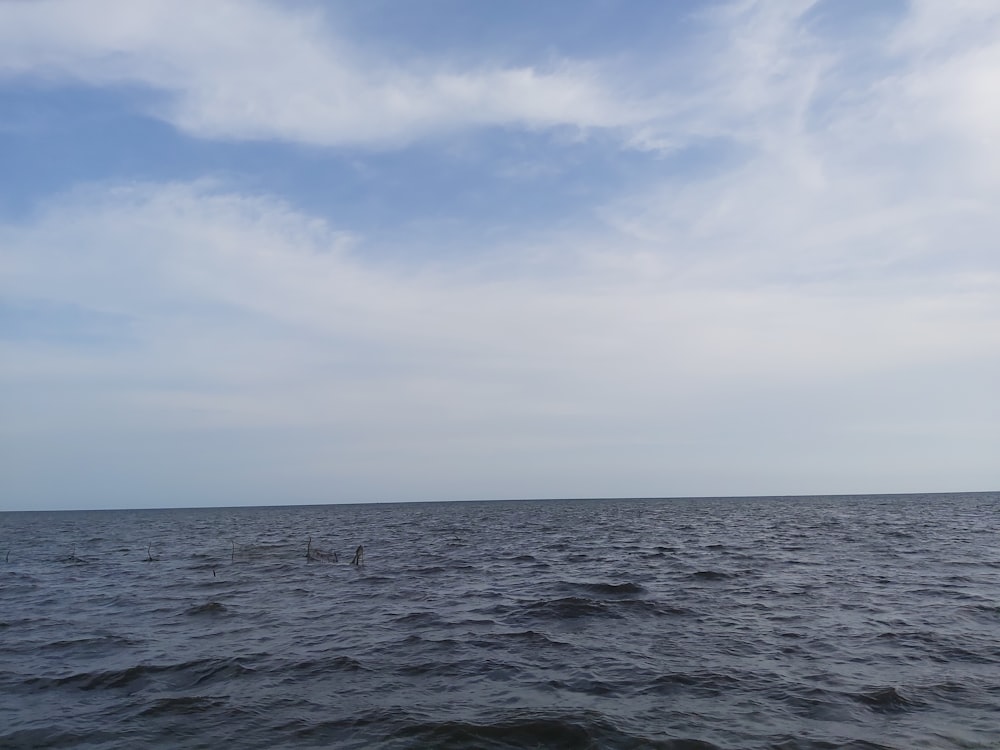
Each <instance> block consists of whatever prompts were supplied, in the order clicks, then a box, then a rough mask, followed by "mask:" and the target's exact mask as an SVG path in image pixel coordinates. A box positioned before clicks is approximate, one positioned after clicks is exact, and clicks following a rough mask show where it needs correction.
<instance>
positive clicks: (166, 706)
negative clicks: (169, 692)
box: [139, 695, 228, 716]
mask: <svg viewBox="0 0 1000 750" xmlns="http://www.w3.org/2000/svg"><path fill="white" fill-rule="evenodd" d="M227 703H228V699H227V698H226V697H224V696H213V695H183V696H177V697H174V698H158V699H156V700H154V701H153V705H151V706H149V707H148V708H145V709H143V710H142V711H141V712H140V713H139V715H140V716H164V715H171V714H180V715H182V716H186V715H188V714H200V713H205V712H206V711H211V712H215V711H218V710H219V709H221V708H223V707H225V706H226V704H227Z"/></svg>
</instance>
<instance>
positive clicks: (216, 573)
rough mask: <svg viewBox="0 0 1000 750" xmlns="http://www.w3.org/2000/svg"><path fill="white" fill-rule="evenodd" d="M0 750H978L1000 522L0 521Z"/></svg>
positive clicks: (693, 512)
mask: <svg viewBox="0 0 1000 750" xmlns="http://www.w3.org/2000/svg"><path fill="white" fill-rule="evenodd" d="M358 546H362V547H363V555H359V556H358V559H357V560H355V553H356V552H357V551H358V550H357V548H358ZM355 562H357V563H358V564H354V563H355ZM0 748H4V749H5V750H8V749H13V748H94V749H97V748H108V749H110V748H211V749H212V750H218V749H219V748H233V749H239V748H393V749H396V748H398V749H402V748H490V749H496V750H500V749H502V748H567V749H570V748H572V749H578V748H664V749H669V750H742V749H744V748H746V749H750V750H753V749H757V748H761V749H763V748H767V749H769V750H835V749H837V748H842V749H845V750H846V749H848V748H849V749H851V750H863V749H864V750H869V749H870V750H884V749H888V748H893V749H898V750H913V749H915V748H1000V493H974V494H946V495H942V494H935V495H898V496H886V495H878V496H849V497H845V496H838V497H759V498H714V499H696V498H691V499H612V500H545V501H511V502H455V503H412V504H371V505H321V506H320V505H314V506H296V507H255V508H202V509H171V510H136V511H125V510H116V511H81V512H7V513H0Z"/></svg>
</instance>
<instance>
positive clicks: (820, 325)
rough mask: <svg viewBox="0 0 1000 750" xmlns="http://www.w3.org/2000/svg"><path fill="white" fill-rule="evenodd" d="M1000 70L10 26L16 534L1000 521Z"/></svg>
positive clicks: (730, 23) (559, 41) (765, 30)
mask: <svg viewBox="0 0 1000 750" xmlns="http://www.w3.org/2000/svg"><path fill="white" fill-rule="evenodd" d="M998 40H1000V7H998V6H997V5H996V3H994V2H986V1H978V0H958V1H956V2H951V3H939V2H936V1H932V0H926V1H924V0H914V1H913V2H900V1H898V0H885V1H884V2H870V1H866V2H860V1H859V2H853V1H847V0H836V1H835V2H834V1H832V0H821V1H819V2H809V1H806V0H803V1H801V2H796V1H792V0H782V1H781V2H754V1H752V0H739V1H736V2H718V3H713V2H680V1H677V2H669V3H664V2H638V1H635V0H630V1H628V2H625V1H624V0H622V1H619V2H615V1H613V0H592V1H590V2H586V1H575V2H572V3H570V2H551V3H545V4H541V5H539V4H538V3H527V2H507V3H477V2H459V1H458V0H439V1H435V0H428V1H427V2H419V3H418V2H401V1H398V0H379V1H373V2H367V3H333V2H292V3H287V2H283V3H277V2H274V3H269V2H263V1H256V2H251V1H247V2H229V1H227V0H219V1H218V2H213V3H212V4H209V5H206V4H204V3H194V2H184V1H178V0H128V1H126V0H92V2H87V3H79V2H71V1H69V0H36V1H34V2H19V1H17V0H14V1H9V0H8V1H6V2H5V1H3V0H0V285H2V286H0V291H2V297H0V300H2V301H0V388H2V391H0V409H2V420H0V422H2V424H0V476H2V477H3V478H2V480H0V481H2V485H0V509H24V508H39V509H42V508H76V507H85V508H103V507H147V506H172V505H240V504H260V503H268V504H280V503H317V502H358V501H362V502H364V501H392V500H458V499H481V498H482V499H488V498H507V497H595V496H596V497H601V496H675V495H750V494H797V493H853V492H921V491H952V490H989V489H996V488H997V487H1000V463H998V462H997V460H996V456H998V455H1000V428H998V427H997V425H1000V386H998V385H997V384H998V383H1000V248H998V245H997V239H996V238H997V237H1000V212H997V211H996V208H995V207H996V206H997V205H1000V41H998Z"/></svg>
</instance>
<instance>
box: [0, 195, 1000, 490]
mask: <svg viewBox="0 0 1000 750" xmlns="http://www.w3.org/2000/svg"><path fill="white" fill-rule="evenodd" d="M0 241H2V242H3V246H4V247H5V248H7V249H8V251H7V253H6V263H5V270H4V287H5V289H4V292H5V297H6V298H7V299H8V300H10V301H11V303H13V304H24V305H29V304H40V303H42V302H43V301H44V302H48V303H60V304H75V305H79V306H81V307H83V308H93V309H98V310H101V311H104V312H107V313H114V314H116V315H119V316H125V317H127V319H128V320H130V321H131V322H130V325H129V336H130V338H129V340H128V341H126V342H125V343H124V344H123V345H122V346H121V347H118V348H114V347H112V348H110V349H104V348H101V347H97V348H93V347H89V346H86V345H80V346H75V347H74V346H72V345H71V346H65V345H53V344H51V343H46V342H34V341H30V340H29V341H24V340H21V341H16V340H15V341H8V342H7V343H6V344H5V345H4V356H3V358H2V359H3V362H4V365H3V375H2V378H3V383H4V390H5V393H7V394H8V398H10V403H8V404H7V405H6V406H5V415H6V416H5V427H4V436H5V437H4V439H5V441H6V442H13V443H17V444H18V445H20V447H18V448H17V451H22V452H23V451H24V450H26V449H25V448H24V445H23V442H24V441H25V440H27V441H29V443H30V442H31V441H32V440H43V439H44V440H47V441H48V443H49V445H50V448H49V449H50V450H56V448H53V447H52V446H64V447H65V451H66V454H65V456H62V454H60V456H62V457H60V458H58V459H55V458H54V459H53V460H54V461H56V462H57V463H59V462H64V461H69V460H70V459H69V458H68V456H72V455H79V454H78V451H79V450H83V451H84V453H86V452H87V451H94V450H97V447H96V446H98V445H105V446H106V448H105V449H104V450H114V451H120V452H122V454H123V455H134V459H133V460H134V461H137V462H140V463H141V462H143V461H145V462H153V464H155V466H154V467H153V468H152V469H150V470H151V471H152V472H153V474H154V475H157V476H158V474H156V472H157V471H159V470H160V469H156V468H155V467H156V466H160V464H156V463H155V461H154V459H153V458H151V456H152V455H153V454H155V453H156V451H155V450H154V449H153V446H162V447H163V448H164V450H165V451H166V453H167V455H169V456H171V460H172V461H179V462H181V464H184V463H185V462H188V463H190V464H191V465H199V466H201V465H204V464H205V462H206V461H207V459H206V458H204V457H201V458H199V457H198V456H197V453H196V446H202V449H203V450H204V451H207V452H208V453H209V454H210V455H215V454H217V453H218V455H219V461H220V462H223V463H226V462H230V461H231V460H235V458H233V457H231V456H230V457H229V458H226V457H225V456H229V454H228V453H226V452H225V451H223V449H222V448H221V447H220V445H219V441H220V440H221V439H222V438H221V437H220V435H226V434H230V432H231V433H232V434H234V435H238V436H239V438H238V439H239V441H240V444H241V445H243V446H244V447H243V449H241V450H245V451H246V453H245V454H244V455H245V459H244V460H245V461H247V462H248V463H249V464H250V465H251V466H250V467H249V468H248V469H247V471H245V472H244V473H242V474H238V475H237V474H236V473H234V474H233V476H232V477H231V479H230V491H231V492H236V493H238V492H240V491H242V489H246V490H247V491H248V492H251V491H252V493H260V492H264V488H265V487H267V488H271V489H273V488H274V486H275V485H276V484H280V483H281V482H285V481H287V479H288V477H287V476H286V474H287V471H286V469H288V467H295V470H296V471H297V472H299V475H298V479H297V483H296V484H295V487H296V492H298V493H300V494H299V495H297V497H299V498H300V499H315V500H324V499H329V497H328V496H326V495H323V494H322V492H323V490H322V488H323V487H328V486H330V484H331V483H336V482H341V481H342V482H343V483H344V484H343V485H339V486H343V487H349V488H351V489H350V491H351V492H352V493H354V494H353V495H352V497H354V498H355V499H377V498H402V499H406V498H410V499H414V498H417V497H438V498H444V497H462V496H482V495H484V494H488V495H491V496H507V495H521V494H535V495H537V494H542V495H546V494H561V495H565V494H583V495H587V494H590V495H593V494H607V493H612V494H622V493H625V494H660V493H664V492H667V493H676V494H685V493H689V492H694V493H700V494H704V493H709V494H711V493H727V492H729V493H731V492H754V491H758V492H795V491H839V490H843V491H850V490H855V491H863V490H870V489H885V490H892V489H926V488H927V487H928V486H929V485H928V484H926V483H924V484H920V483H919V482H914V483H913V484H912V485H910V484H906V483H905V482H903V481H902V480H901V479H900V477H901V476H904V475H903V474H900V472H901V471H902V467H903V466H904V464H905V462H906V461H907V460H913V456H914V455H919V456H920V459H919V460H920V462H921V464H922V465H923V466H924V467H925V469H926V471H927V472H928V473H929V474H932V473H933V472H931V470H930V468H928V467H931V466H936V468H937V474H936V475H935V476H936V479H935V480H934V481H935V482H937V484H934V485H933V486H934V487H935V488H938V489H948V488H949V487H950V486H955V485H954V484H952V485H949V484H948V483H949V482H958V483H959V484H961V482H960V481H959V480H961V479H962V475H961V474H960V473H959V472H958V471H957V470H955V469H953V468H952V467H951V466H950V465H943V464H942V463H941V461H939V460H937V459H936V458H935V457H934V450H936V449H938V448H941V447H942V446H943V445H944V444H946V443H947V444H951V443H950V441H953V440H955V439H960V440H965V441H967V442H968V443H969V446H970V450H973V449H974V450H973V453H974V454H975V455H979V454H980V453H982V452H983V451H985V450H986V447H985V446H992V447H993V448H996V447H997V446H996V445H995V444H994V443H995V440H993V439H992V438H990V437H989V430H988V425H989V424H992V422H991V420H992V419H993V418H994V416H995V414H994V412H995V410H996V408H997V404H996V401H997V399H996V392H995V388H994V385H993V384H994V382H995V377H996V376H998V375H1000V360H998V357H997V354H996V353H997V352H998V351H1000V309H998V306H1000V304H998V302H997V300H1000V276H998V275H997V274H994V275H992V276H991V275H989V274H986V273H979V274H976V275H975V276H973V277H967V278H957V277H955V278H951V279H949V280H948V282H947V283H946V284H943V285H934V286H931V287H928V286H926V285H923V286H922V285H920V284H916V285H914V284H912V283H909V282H908V281H906V280H902V281H898V282H897V281H892V280H885V279H882V280H873V281H872V283H871V285H870V286H868V287H865V286H859V285H857V284H854V283H848V284H838V283H836V282H827V283H826V284H824V285H813V286H810V287H806V288H796V287H795V286H788V285H786V286H775V285H769V284H766V283H762V282H758V283H752V282H751V281H750V280H747V281H745V283H743V284H741V285H737V286H734V285H733V284H732V280H731V279H730V278H728V277H727V276H726V275H725V274H723V275H721V276H720V275H713V271H712V261H711V259H706V260H705V267H704V269H702V271H701V273H700V274H694V275H693V276H691V277H690V278H688V279H684V280H681V281H671V280H670V278H669V277H668V276H661V277H659V278H657V277H655V276H648V275H646V274H645V272H643V271H640V272H636V271H634V270H631V269H630V268H629V267H628V265H625V266H622V267H621V268H620V269H619V271H618V273H617V276H612V275H609V274H608V273H606V271H605V269H603V268H596V269H594V270H593V271H589V270H588V268H590V266H589V265H588V264H590V263H592V262H594V259H595V258H600V257H601V255H600V254H599V253H594V252H593V245H592V246H591V250H590V252H585V253H582V254H581V255H580V256H579V257H578V258H577V263H576V265H575V268H573V269H572V270H571V271H567V272H566V273H565V274H563V275H561V276H559V277H550V278H545V279H542V278H538V277H533V276H530V275H529V276H525V275H522V274H519V273H518V268H519V266H520V262H519V259H518V258H516V257H510V258H509V262H510V263H511V267H510V268H509V269H508V272H507V273H505V274H502V279H503V280H497V278H498V277H497V276H494V277H492V278H490V277H484V276H481V275H479V274H477V273H475V272H474V271H472V270H468V269H466V270H462V269H451V270H448V269H445V268H439V269H438V270H437V271H434V272H429V271H422V272H417V271H414V270H413V269H412V268H410V269H403V268H396V269H393V268H391V267H386V266H385V265H381V266H380V267H379V268H378V269H375V268H373V267H371V266H369V265H367V264H365V262H364V261H363V260H362V257H363V256H362V255H360V254H359V252H358V251H359V250H360V249H363V248H364V240H363V238H356V237H351V236H345V235H343V234H341V233H339V232H338V231H336V229H335V228H331V227H329V226H327V225H326V224H324V223H323V222H319V221H317V220H315V219H313V218H310V217H309V216H305V215H302V214H300V213H298V212H295V211H293V210H291V209H290V208H288V207H287V206H285V205H284V204H282V203H281V202H280V201H275V200H274V199H271V198H268V197H266V196H255V197H254V196H241V195H237V194H232V193H228V192H226V191H224V190H221V189H220V188H218V187H217V186H212V185H210V184H207V183H199V184H177V185H171V186H155V185H145V186H143V185H140V186H131V187H122V188H116V189H110V190H108V189H104V188H94V189H92V190H90V191H77V192H76V193H75V194H73V195H71V196H67V197H65V198H64V199H63V200H62V201H61V202H58V203H54V204H52V205H51V207H50V208H49V210H48V211H47V212H45V213H43V214H40V215H38V216H37V217H35V218H34V219H33V220H31V221H30V222H29V223H27V224H22V225H19V226H7V227H5V228H3V230H2V232H0ZM600 242H601V243H607V246H606V247H605V250H607V249H608V247H610V246H611V245H612V244H613V245H616V246H618V247H619V249H620V250H622V251H624V250H627V248H624V247H622V244H623V243H624V242H627V240H626V239H625V238H624V237H623V236H609V237H606V238H603V239H601V240H600ZM529 252H530V250H529ZM564 252H568V250H565V249H564ZM522 268H523V267H522ZM691 278H697V283H692V281H691ZM934 371H937V372H939V375H938V376H937V377H928V376H927V374H928V373H929V372H934ZM894 381H896V382H897V383H898V385H896V386H893V385H892V384H893V382H894ZM958 383H961V384H962V385H961V387H960V388H954V389H953V388H951V385H952V384H958ZM25 394H28V395H29V396H31V394H34V395H33V396H32V397H27V396H26V395H25ZM39 394H48V395H46V396H40V395H39ZM15 395H16V397H15ZM39 399H41V401H40V400H39ZM901 414H903V415H906V417H907V419H908V420H910V422H911V423H915V424H919V425H920V430H919V431H918V432H919V433H920V434H922V435H924V436H925V437H924V438H923V443H922V444H921V446H918V447H919V448H920V452H919V454H915V453H913V450H914V446H913V445H912V444H911V442H912V441H909V440H894V439H891V437H890V438H887V437H886V435H887V434H888V435H891V432H889V433H887V432H886V427H885V426H886V425H889V426H891V425H893V424H899V423H900V421H899V420H900V415H901ZM935 431H936V432H935ZM56 436H59V437H58V439H56ZM963 436H964V437H963ZM991 440H992V442H991ZM244 444H245V445H244ZM74 446H75V447H74ZM88 446H89V447H88ZM108 446H118V447H117V448H112V447H108ZM142 446H146V448H142ZM876 446H881V450H883V452H884V459H885V460H884V462H883V463H882V464H880V465H873V464H872V462H871V460H870V456H871V451H872V450H874V449H875V447H876ZM58 450H60V451H61V450H63V448H59V449H58ZM227 450H228V449H227ZM17 451H15V452H13V453H10V455H15V453H17ZM75 451H76V452H75ZM135 451H139V454H135ZM220 451H223V452H222V453H220ZM147 452H148V455H147ZM269 455H277V456H280V457H281V461H282V465H283V466H284V467H285V468H284V469H282V470H281V471H276V472H270V473H269V472H267V471H265V470H264V468H262V467H264V466H266V465H267V464H268V462H269V461H270V460H271V459H270V458H269ZM76 460H77V459H73V461H74V462H75V461H76ZM970 460H971V459H970ZM983 461H985V459H977V460H976V461H973V462H972V463H973V464H974V465H975V467H978V468H976V471H979V472H980V473H981V474H982V475H983V476H986V475H987V474H988V470H987V469H986V468H985V467H986V466H987V464H986V463H983ZM801 462H805V464H804V465H808V466H811V467H813V470H811V472H804V471H803V470H801V468H790V466H789V465H790V464H796V465H798V464H800V463H801ZM71 463H72V462H71ZM60 465H61V464H60ZM67 465H68V464H67ZM74 465H75V464H74ZM227 465H228V464H227ZM989 465H992V463H989ZM386 467H391V470H387V468H386ZM719 467H728V468H727V469H726V471H724V472H723V473H722V474H720V473H719V471H720V470H719ZM838 467H839V469H838ZM8 468H9V469H10V472H11V473H10V476H16V477H20V476H22V475H23V474H24V473H25V471H26V470H25V469H19V468H18V467H17V466H16V465H13V466H11V467H8ZM232 468H233V467H229V468H228V469H226V471H230V470H232ZM133 470H136V471H137V470H138V469H133ZM838 470H842V471H843V474H842V478H841V480H840V481H839V482H832V483H830V484H825V485H823V486H817V485H816V484H811V483H810V482H812V481H814V480H815V481H818V480H816V479H815V478H816V477H820V476H834V475H836V473H837V471H838ZM67 471H69V469H67ZM73 471H77V469H74V470H73ZM78 471H84V469H78ZM86 471H89V469H88V470H86ZM199 471H200V470H199ZM88 476H89V474H88ZM197 476H200V475H197ZM183 477H184V475H183V472H180V474H179V475H178V476H176V477H174V478H173V479H167V478H165V479H164V481H166V482H168V484H169V483H170V482H173V483H174V485H170V486H175V485H176V486H177V487H186V488H188V489H190V486H189V484H190V485H191V486H194V484H196V482H195V479H194V478H191V479H184V478H183ZM240 477H242V479H241V478H240ZM248 477H249V479H248ZM22 481H23V483H24V486H30V485H31V483H30V482H29V480H28V479H23V478H22ZM95 481H96V480H95ZM213 481H214V480H213ZM220 481H221V480H220ZM244 481H245V482H247V483H248V484H247V485H246V486H245V487H244V486H243V485H242V484H241V482H244ZM963 481H964V480H963ZM894 482H895V483H894ZM98 484H100V482H98ZM204 487H211V488H212V491H213V492H214V491H216V490H217V489H218V488H217V487H216V486H215V484H213V483H212V482H209V483H208V484H204V485H203V488H204ZM484 488H488V489H484ZM185 491H187V490H185ZM203 491H205V490H204V489H203ZM302 493H305V494H302ZM253 496H254V497H256V495H253ZM342 499H347V498H342Z"/></svg>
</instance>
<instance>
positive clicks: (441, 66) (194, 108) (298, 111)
mask: <svg viewBox="0 0 1000 750" xmlns="http://www.w3.org/2000/svg"><path fill="white" fill-rule="evenodd" d="M2 74H6V75H7V76H8V77H9V76H33V77H36V78H41V79H49V80H53V81H77V82H80V83H84V84H90V85H96V86H113V85H128V84H136V85H140V86H148V87H150V88H152V89H154V90H157V91H160V92H162V93H163V94H164V95H165V99H164V100H163V101H162V102H161V103H160V104H159V105H156V107H155V109H154V112H155V113H156V114H158V115H159V116H161V117H163V118H164V119H166V120H168V121H169V122H171V123H173V124H174V125H176V126H177V127H179V128H181V129H182V130H184V131H186V132H188V133H190V134H192V135H195V136H199V137H207V138H222V139H226V138H235V139H269V138H276V139H282V140H293V141H301V142H305V143H311V144H319V145H343V144H368V145H382V144H395V143H405V142H407V141H409V140H412V139H413V138H416V137H420V136H423V135H427V134H432V133H437V132H447V131H450V130H454V129H458V128H462V127H467V126H483V125H518V126H523V127H551V126H557V125H568V126H575V127H582V128H588V127H607V126H616V125H621V124H623V123H627V122H631V121H634V120H636V119H637V118H638V117H639V116H640V115H639V113H638V112H637V110H636V107H635V106H634V105H630V104H628V103H626V102H624V101H621V100H620V99H619V98H618V97H616V96H614V95H613V94H612V93H611V92H609V91H608V90H607V89H606V87H605V86H604V85H603V84H602V83H601V81H600V80H599V77H598V76H597V75H596V74H595V73H594V71H593V70H591V69H589V68H588V67H587V66H585V65H573V64H570V63H568V62H567V63H563V64H561V65H556V66H555V67H554V68H552V69H547V70H540V69H537V68H533V67H527V66H525V67H514V68H511V67H497V66H493V65H490V64H488V63H487V64H484V65H483V66H482V67H480V68H477V69H472V70H470V69H453V68H450V67H449V66H448V65H447V64H446V63H436V64H435V63H431V62H427V61H420V60H414V61H409V60H408V61H385V60H376V59H371V58H369V57H368V56H366V55H365V54H363V53H362V52H361V51H360V50H359V49H357V48H355V47H353V46H352V45H350V44H349V43H347V42H346V41H345V40H344V39H341V38H338V37H337V36H336V35H335V33H334V32H333V31H332V30H331V29H330V28H329V26H328V25H327V23H326V21H325V19H324V18H323V17H322V15H320V14H319V13H316V12H312V13H302V12H294V11H290V10H288V9H287V8H283V7H281V6H279V5H275V4H267V3H263V2H254V1H250V2H231V1H228V0H219V1H218V2H212V3H209V4H205V3H195V2H183V1H180V2H179V1H177V0H142V1H141V2H137V1H136V0H95V2H89V3H85V4H81V3H76V2H72V0H38V2H31V3H5V4H0V75H2Z"/></svg>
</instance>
